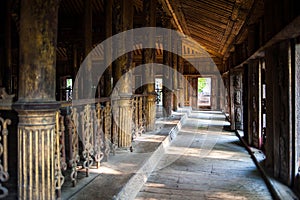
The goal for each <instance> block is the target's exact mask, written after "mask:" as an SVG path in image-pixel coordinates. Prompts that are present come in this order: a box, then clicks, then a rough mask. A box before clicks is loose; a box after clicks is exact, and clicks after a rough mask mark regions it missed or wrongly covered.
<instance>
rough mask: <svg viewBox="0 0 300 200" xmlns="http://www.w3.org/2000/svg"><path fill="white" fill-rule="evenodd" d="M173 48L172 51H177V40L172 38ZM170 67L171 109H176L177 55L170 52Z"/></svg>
mask: <svg viewBox="0 0 300 200" xmlns="http://www.w3.org/2000/svg"><path fill="white" fill-rule="evenodd" d="M172 42H173V45H174V46H173V48H174V52H177V40H176V39H173V41H172ZM172 59H173V62H172V65H173V66H172V68H173V73H172V78H173V110H174V111H177V109H178V78H177V74H178V73H177V66H178V63H177V62H178V55H177V54H174V53H173V54H172Z"/></svg>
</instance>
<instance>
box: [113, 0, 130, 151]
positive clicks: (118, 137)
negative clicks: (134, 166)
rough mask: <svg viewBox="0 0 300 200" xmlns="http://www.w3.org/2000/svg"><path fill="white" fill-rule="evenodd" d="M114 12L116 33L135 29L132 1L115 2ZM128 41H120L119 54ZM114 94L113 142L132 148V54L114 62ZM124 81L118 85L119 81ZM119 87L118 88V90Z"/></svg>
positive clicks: (117, 0) (120, 146) (119, 145)
mask: <svg viewBox="0 0 300 200" xmlns="http://www.w3.org/2000/svg"><path fill="white" fill-rule="evenodd" d="M113 3H114V6H113V8H114V10H113V22H114V26H113V29H114V32H115V33H120V32H122V31H126V30H129V29H131V28H132V27H133V6H132V5H133V3H132V0H121V1H119V0H115V1H114V2H113ZM127 42H128V41H127ZM125 45H126V41H124V40H119V43H118V44H117V48H116V49H117V51H118V52H117V54H118V55H122V54H124V51H125ZM114 62H115V63H114V67H113V70H114V73H113V75H114V85H115V88H114V92H116V94H117V95H113V97H112V98H113V99H112V103H113V105H112V108H113V110H112V111H113V115H114V117H113V118H114V132H113V142H114V144H115V145H118V147H119V148H125V149H127V148H129V147H131V140H132V102H131V101H132V99H131V98H132V75H131V73H128V71H129V70H130V69H131V68H132V53H126V54H124V55H123V56H120V57H119V58H117V59H116V60H115V61H114ZM121 80H122V81H123V83H122V84H118V85H117V83H118V81H121ZM116 85H117V88H116Z"/></svg>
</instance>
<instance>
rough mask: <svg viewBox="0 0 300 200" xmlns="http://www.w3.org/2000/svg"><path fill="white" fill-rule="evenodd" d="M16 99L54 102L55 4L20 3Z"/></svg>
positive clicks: (47, 0)
mask: <svg viewBox="0 0 300 200" xmlns="http://www.w3.org/2000/svg"><path fill="white" fill-rule="evenodd" d="M21 7H22V11H21V17H20V26H21V27H20V83H21V84H20V86H19V100H20V101H22V100H24V101H41V100H42V101H54V100H55V81H56V80H55V74H56V70H55V65H56V49H55V47H56V38H57V35H56V34H57V12H58V1H53V0H43V1H42V0H39V1H38V0H28V1H22V2H21Z"/></svg>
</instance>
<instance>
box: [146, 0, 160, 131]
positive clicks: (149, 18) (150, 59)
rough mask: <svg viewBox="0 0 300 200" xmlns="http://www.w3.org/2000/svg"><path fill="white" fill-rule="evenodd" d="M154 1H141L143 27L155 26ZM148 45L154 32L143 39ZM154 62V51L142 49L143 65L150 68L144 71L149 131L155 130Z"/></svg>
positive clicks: (153, 40) (154, 40)
mask: <svg viewBox="0 0 300 200" xmlns="http://www.w3.org/2000/svg"><path fill="white" fill-rule="evenodd" d="M156 3H157V2H156V0H143V9H144V13H145V26H146V27H155V26H156ZM145 40H146V41H147V43H148V44H154V43H155V42H156V39H155V32H149V33H147V38H145ZM155 60H156V51H155V49H143V64H147V63H149V64H150V65H152V66H151V67H147V68H146V70H144V76H143V77H144V79H145V83H146V86H145V91H144V93H145V94H147V95H148V97H147V106H146V130H147V131H151V130H154V128H155V115H156V105H155V103H156V102H155V100H156V93H155V70H154V64H151V63H155Z"/></svg>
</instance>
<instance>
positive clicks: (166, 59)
mask: <svg viewBox="0 0 300 200" xmlns="http://www.w3.org/2000/svg"><path fill="white" fill-rule="evenodd" d="M170 20H171V17H169V16H163V18H162V23H163V26H164V27H165V28H167V29H171V25H172V24H171V21H170ZM163 37H164V42H163V45H164V47H163V48H164V49H168V48H169V47H170V46H171V30H170V31H165V35H164V36H163ZM171 63H172V61H171V53H170V52H169V51H166V50H164V51H163V64H164V65H165V66H168V68H164V71H163V116H164V117H169V116H170V115H171V114H172V98H173V95H172V88H171V85H172V77H171V73H170V68H171Z"/></svg>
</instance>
